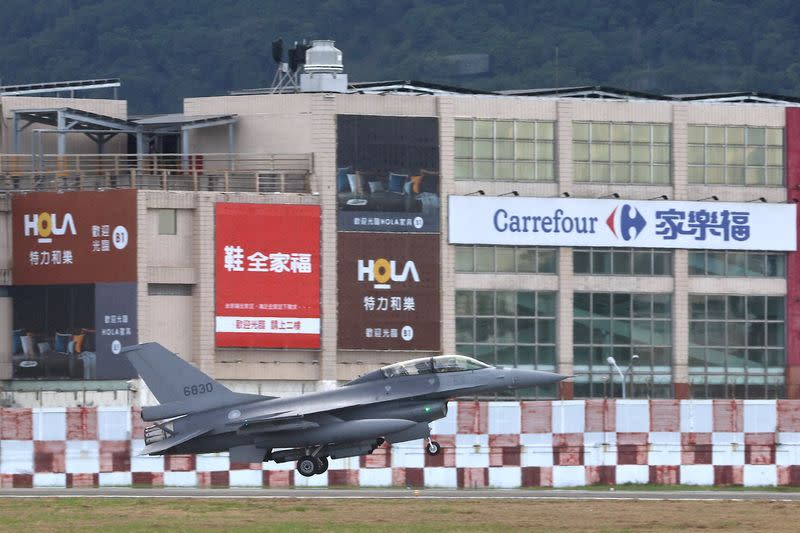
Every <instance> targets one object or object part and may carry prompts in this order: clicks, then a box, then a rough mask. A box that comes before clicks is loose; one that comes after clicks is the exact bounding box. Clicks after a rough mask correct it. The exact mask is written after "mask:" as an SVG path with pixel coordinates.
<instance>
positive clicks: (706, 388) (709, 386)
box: [689, 294, 786, 398]
mask: <svg viewBox="0 0 800 533" xmlns="http://www.w3.org/2000/svg"><path fill="white" fill-rule="evenodd" d="M784 306H785V301H784V298H783V297H782V296H738V295H737V296H733V295H703V294H692V295H689V383H690V384H691V388H692V394H693V396H694V397H696V398H777V397H782V396H783V395H784V367H785V365H786V349H785V340H786V339H785V337H786V333H785V310H784V309H785V308H784Z"/></svg>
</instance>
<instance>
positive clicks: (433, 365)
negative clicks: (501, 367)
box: [381, 355, 490, 378]
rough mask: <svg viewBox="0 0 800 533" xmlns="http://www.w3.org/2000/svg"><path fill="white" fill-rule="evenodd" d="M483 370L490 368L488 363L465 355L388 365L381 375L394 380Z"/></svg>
mask: <svg viewBox="0 0 800 533" xmlns="http://www.w3.org/2000/svg"><path fill="white" fill-rule="evenodd" d="M482 368H490V367H489V365H487V364H486V363H482V362H480V361H478V360H476V359H473V358H471V357H466V356H464V355H437V356H435V357H421V358H419V359H411V360H410V361H402V362H400V363H395V364H393V365H388V366H385V367H383V368H381V373H382V374H383V376H384V377H386V378H393V377H396V376H416V375H418V374H432V373H440V372H464V371H466V370H480V369H482Z"/></svg>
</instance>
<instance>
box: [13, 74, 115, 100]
mask: <svg viewBox="0 0 800 533" xmlns="http://www.w3.org/2000/svg"><path fill="white" fill-rule="evenodd" d="M121 85H122V84H121V83H120V81H119V78H101V79H96V80H75V81H53V82H45V83H28V84H25V85H5V86H0V96H19V95H27V94H41V93H55V92H59V91H85V90H89V89H108V88H113V89H116V88H117V87H120V86H121Z"/></svg>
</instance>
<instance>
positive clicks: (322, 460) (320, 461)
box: [314, 457, 328, 474]
mask: <svg viewBox="0 0 800 533" xmlns="http://www.w3.org/2000/svg"><path fill="white" fill-rule="evenodd" d="M315 459H316V463H317V467H316V468H315V469H314V473H315V474H324V473H325V472H327V470H328V458H327V457H315Z"/></svg>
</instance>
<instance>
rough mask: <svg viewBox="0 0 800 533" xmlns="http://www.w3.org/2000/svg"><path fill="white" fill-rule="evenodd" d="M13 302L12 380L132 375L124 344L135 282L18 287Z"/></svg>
mask: <svg viewBox="0 0 800 533" xmlns="http://www.w3.org/2000/svg"><path fill="white" fill-rule="evenodd" d="M9 292H10V294H11V296H12V298H13V301H14V314H13V331H12V335H13V337H12V358H11V359H12V365H13V374H12V375H13V377H14V379H59V380H61V379H131V378H133V377H136V371H135V370H134V369H133V367H132V366H131V364H130V363H129V362H128V359H127V358H126V357H124V356H122V355H121V354H120V350H121V349H122V347H123V346H128V345H131V344H136V343H137V342H138V341H137V339H138V331H137V305H136V296H137V291H136V282H125V283H96V284H82V285H20V286H13V287H11V288H10V291H9Z"/></svg>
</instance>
